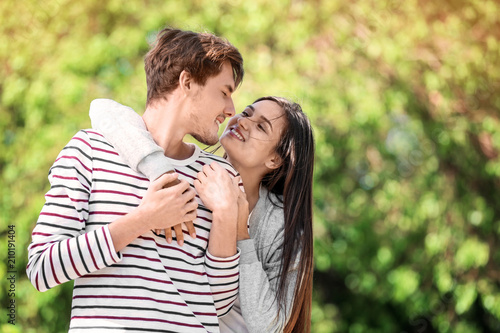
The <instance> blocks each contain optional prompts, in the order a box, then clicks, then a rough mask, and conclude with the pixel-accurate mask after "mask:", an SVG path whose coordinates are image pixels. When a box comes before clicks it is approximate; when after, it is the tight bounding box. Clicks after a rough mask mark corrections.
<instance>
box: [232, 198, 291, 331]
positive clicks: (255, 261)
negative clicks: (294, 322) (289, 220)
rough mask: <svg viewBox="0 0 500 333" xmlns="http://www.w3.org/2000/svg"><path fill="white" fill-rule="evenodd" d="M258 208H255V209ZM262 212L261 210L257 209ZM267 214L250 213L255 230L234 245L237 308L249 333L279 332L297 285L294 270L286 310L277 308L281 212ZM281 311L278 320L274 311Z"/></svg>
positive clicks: (284, 321)
mask: <svg viewBox="0 0 500 333" xmlns="http://www.w3.org/2000/svg"><path fill="white" fill-rule="evenodd" d="M256 208H258V206H256ZM260 208H262V207H260ZM270 209H271V212H269V211H268V212H267V213H266V214H264V216H262V214H256V213H257V212H256V211H255V208H254V212H253V213H252V217H255V218H259V215H260V216H261V217H260V221H258V225H259V226H258V228H257V229H258V230H257V231H256V232H255V236H254V237H253V238H250V239H246V240H241V241H238V247H239V248H240V251H241V257H240V304H241V311H242V315H243V318H244V319H245V324H246V326H247V329H248V331H249V332H251V333H252V332H257V333H262V332H282V331H283V329H284V327H285V324H286V321H287V319H288V318H289V316H290V311H291V306H292V301H293V290H294V288H295V284H296V281H297V271H296V266H295V267H294V268H293V271H291V272H290V273H289V275H288V279H289V280H288V290H287V295H286V303H287V304H286V310H287V313H285V309H284V304H280V305H278V304H277V302H276V295H277V289H278V281H279V276H280V266H281V256H282V251H281V246H282V243H283V239H284V238H283V237H284V229H283V226H284V216H283V210H282V209H278V208H270ZM250 223H252V220H251V222H250ZM279 308H281V311H280V312H279V317H278V309H279Z"/></svg>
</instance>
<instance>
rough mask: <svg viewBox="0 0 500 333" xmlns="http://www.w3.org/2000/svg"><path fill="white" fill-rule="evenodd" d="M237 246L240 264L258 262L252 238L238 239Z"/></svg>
mask: <svg viewBox="0 0 500 333" xmlns="http://www.w3.org/2000/svg"><path fill="white" fill-rule="evenodd" d="M238 248H239V249H240V251H241V258H240V264H252V263H254V262H258V261H259V258H258V257H257V251H255V245H254V243H253V239H251V238H249V239H243V240H239V241H238Z"/></svg>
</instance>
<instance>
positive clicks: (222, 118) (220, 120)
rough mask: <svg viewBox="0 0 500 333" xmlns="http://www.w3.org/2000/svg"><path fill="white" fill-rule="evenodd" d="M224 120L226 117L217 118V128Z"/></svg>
mask: <svg viewBox="0 0 500 333" xmlns="http://www.w3.org/2000/svg"><path fill="white" fill-rule="evenodd" d="M224 120H225V118H224V117H217V118H215V123H216V124H217V126H220V125H221V124H222V123H223V122H224Z"/></svg>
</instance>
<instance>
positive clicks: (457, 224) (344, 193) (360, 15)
mask: <svg viewBox="0 0 500 333" xmlns="http://www.w3.org/2000/svg"><path fill="white" fill-rule="evenodd" d="M0 18H1V20H2V23H1V24H0V31H1V32H0V129H1V134H2V140H1V141H0V172H1V174H2V180H1V181H2V183H1V186H0V191H1V192H0V193H1V202H0V214H1V215H0V216H1V224H0V228H1V229H0V230H1V239H2V244H6V243H7V242H6V240H7V231H6V230H7V225H10V224H13V225H15V226H16V259H17V260H16V264H17V272H18V273H17V277H18V279H17V281H16V305H17V308H16V309H17V321H16V325H15V326H13V325H10V324H7V323H6V320H5V318H6V315H5V314H4V315H2V321H1V322H0V330H1V331H2V332H23V333H24V332H39V333H45V332H50V333H53V332H64V331H67V329H68V323H69V314H70V307H71V289H72V288H71V287H72V286H71V284H70V283H68V284H66V285H63V286H59V287H57V288H54V289H53V290H50V291H48V292H46V293H38V292H36V291H35V289H34V288H33V287H32V286H31V285H30V283H29V281H28V280H27V279H26V276H25V266H26V262H27V251H26V248H27V246H28V244H29V242H30V233H31V229H32V228H33V226H34V224H35V222H36V219H37V216H38V213H39V211H40V209H41V207H42V205H43V202H44V197H43V195H44V193H45V192H46V191H47V190H48V182H47V178H46V176H47V172H48V169H49V167H50V165H51V164H52V162H53V161H54V159H55V157H56V156H57V154H58V152H59V151H60V150H61V149H62V147H63V146H64V145H65V144H66V143H67V142H68V141H69V139H70V138H71V137H72V135H73V134H74V133H75V132H76V131H78V129H80V128H87V127H89V126H90V121H89V119H88V116H87V111H88V107H89V103H90V101H91V100H92V99H94V98H99V97H107V98H113V99H115V100H118V101H120V102H122V103H124V104H127V105H130V106H132V107H133V108H135V109H136V110H138V111H141V110H143V109H144V102H145V89H146V88H145V79H144V71H143V63H142V59H143V56H144V54H145V53H146V52H147V49H148V41H152V40H153V38H154V34H155V32H156V31H158V30H159V29H161V28H162V27H163V26H165V25H173V26H177V27H180V28H185V29H193V30H197V31H200V30H208V31H211V32H214V33H216V34H219V35H222V36H224V37H226V38H228V39H229V40H230V41H231V42H232V43H233V44H235V45H236V46H237V47H238V48H239V49H240V51H241V52H242V54H243V56H244V58H245V69H246V73H247V74H246V78H245V80H244V82H243V85H242V87H241V89H239V90H238V92H237V94H236V95H235V102H236V106H237V108H239V109H241V108H242V107H244V106H245V105H247V104H248V103H249V102H251V101H253V100H254V99H256V98H257V97H260V96H263V95H282V96H285V97H290V98H292V99H295V100H297V101H298V102H300V103H301V104H302V106H303V108H304V110H305V111H306V112H307V113H308V115H309V116H310V118H311V119H312V122H313V124H314V127H315V134H316V140H317V160H316V171H315V188H314V203H315V210H314V212H315V280H314V291H315V292H314V308H313V318H312V319H313V323H312V331H313V332H320V333H322V332H325V333H326V332H349V333H361V332H383V333H385V332H401V333H402V332H408V333H410V332H440V333H445V332H454V333H455V332H457V333H461V332H463V333H475V332H498V331H500V284H499V281H500V267H499V265H498V263H499V262H500V244H499V236H500V192H499V191H498V189H499V188H500V181H499V176H500V159H499V156H498V155H499V154H498V152H499V149H500V131H498V128H499V122H500V120H499V110H500V93H499V92H500V5H499V3H498V1H493V0H443V1H429V0H420V1H418V0H409V1H396V0H378V1H374V0H359V1H347V0H310V1H306V0H275V1H272V2H270V1H265V0H253V1H242V0H232V1H229V0H220V1H202V0H191V1H182V2H181V1H172V0H167V1H159V0H143V1H138V0H129V1H118V0H87V1H78V2H77V1H70V0H38V1H35V0H25V1H22V2H19V1H13V0H4V1H2V2H0ZM6 265H7V251H6V250H5V249H4V250H3V251H0V268H1V269H0V275H1V276H0V280H1V283H0V284H1V288H0V299H1V304H2V309H3V311H4V312H5V311H6V305H7V302H8V299H9V298H8V295H7V290H8V286H7V282H8V281H7V280H6V278H5V275H4V272H6Z"/></svg>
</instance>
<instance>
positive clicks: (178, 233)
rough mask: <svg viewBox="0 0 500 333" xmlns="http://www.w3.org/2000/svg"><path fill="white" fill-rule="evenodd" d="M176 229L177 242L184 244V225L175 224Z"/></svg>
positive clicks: (180, 244)
mask: <svg viewBox="0 0 500 333" xmlns="http://www.w3.org/2000/svg"><path fill="white" fill-rule="evenodd" d="M173 228H174V231H175V237H176V238H177V244H179V246H182V245H184V233H183V232H182V225H180V224H177V225H174V226H173Z"/></svg>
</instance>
